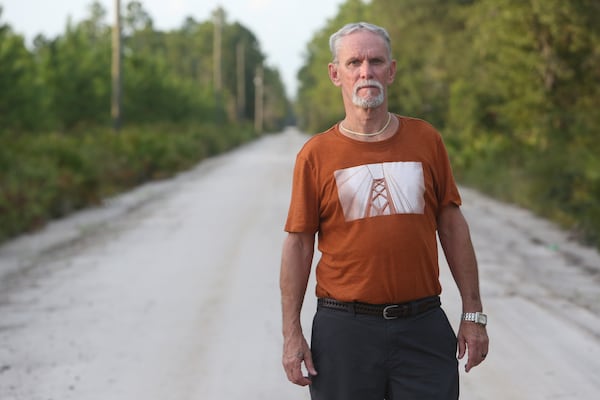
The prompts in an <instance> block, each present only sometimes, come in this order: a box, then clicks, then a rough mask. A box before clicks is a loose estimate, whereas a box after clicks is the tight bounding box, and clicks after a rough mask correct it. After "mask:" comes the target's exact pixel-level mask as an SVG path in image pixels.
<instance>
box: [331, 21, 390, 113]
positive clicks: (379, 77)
mask: <svg viewBox="0 0 600 400" xmlns="http://www.w3.org/2000/svg"><path fill="white" fill-rule="evenodd" d="M395 73H396V62H395V60H389V59H388V52H387V48H386V46H385V42H384V39H383V38H381V37H379V36H378V35H376V34H374V33H371V32H366V31H359V32H354V33H352V34H350V35H348V36H345V37H344V38H342V39H341V41H340V47H339V50H338V62H337V63H334V64H329V76H330V78H331V80H332V82H333V83H334V84H335V85H336V86H340V87H341V89H342V96H343V97H344V102H351V103H352V104H354V105H355V106H357V107H361V108H375V107H378V106H380V105H381V104H383V102H384V100H385V96H386V89H385V88H386V86H387V85H389V84H391V83H392V82H393V81H394V75H395Z"/></svg>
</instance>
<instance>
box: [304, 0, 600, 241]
mask: <svg viewBox="0 0 600 400" xmlns="http://www.w3.org/2000/svg"><path fill="white" fill-rule="evenodd" d="M599 15H600V1H598V0H577V1H562V0H371V1H370V2H364V1H360V0H348V1H346V2H345V3H344V4H343V5H342V6H341V7H340V9H339V12H338V14H337V16H336V17H335V18H333V19H331V20H329V21H328V23H327V24H326V26H325V27H324V28H323V29H322V30H320V31H319V32H317V33H316V34H315V35H314V37H313V39H312V40H311V42H310V43H309V44H308V47H307V54H306V62H305V64H304V66H303V68H302V69H301V70H300V72H299V75H298V76H299V80H300V86H299V92H298V99H297V110H298V121H299V123H300V124H301V126H302V127H303V128H304V129H306V130H308V131H312V132H317V131H321V130H324V129H326V128H327V127H329V126H330V125H332V124H334V123H335V122H336V121H338V120H339V119H340V118H343V108H342V105H341V99H340V95H339V91H338V89H337V88H335V87H333V85H331V83H330V82H329V80H328V78H327V75H326V69H325V66H326V65H327V63H328V62H329V61H330V60H331V55H330V53H329V49H328V44H327V40H328V37H329V35H330V34H331V33H333V32H334V31H335V30H337V29H338V28H339V27H341V26H342V25H343V24H344V23H347V22H352V21H360V20H365V21H370V22H373V23H376V24H378V25H381V26H384V27H386V29H387V30H388V31H389V33H390V36H391V38H392V45H393V54H394V57H395V58H396V60H397V61H398V74H397V76H396V80H395V82H394V84H393V86H391V88H390V108H391V109H392V110H394V111H396V112H398V113H400V114H404V115H409V116H415V117H420V118H423V119H426V120H428V121H430V122H431V123H433V124H434V125H435V126H436V127H437V128H438V129H439V130H440V131H441V132H442V135H443V137H444V140H445V141H446V144H447V146H448V148H449V151H450V152H451V156H452V161H453V166H454V169H455V175H456V176H457V177H458V179H459V181H461V182H462V183H464V184H466V185H470V186H473V187H475V188H478V189H480V190H482V191H484V192H486V193H489V194H492V195H493V196H495V197H497V198H500V199H503V200H506V201H510V202H514V203H517V204H520V205H523V206H526V207H527V208H529V209H532V210H534V211H535V212H537V213H538V214H540V215H543V216H545V217H549V218H551V219H553V220H554V221H557V222H558V223H560V224H561V225H562V226H564V227H567V228H569V229H570V230H571V232H572V233H573V235H574V236H575V237H577V238H578V239H580V240H584V241H586V242H588V243H594V244H595V245H598V246H600V157H598V154H600V135H599V134H598V127H599V126H600V113H599V112H598V109H599V108H600V68H599V67H598V66H599V65H600V24H598V23H597V22H598V21H597V19H598V16H599Z"/></svg>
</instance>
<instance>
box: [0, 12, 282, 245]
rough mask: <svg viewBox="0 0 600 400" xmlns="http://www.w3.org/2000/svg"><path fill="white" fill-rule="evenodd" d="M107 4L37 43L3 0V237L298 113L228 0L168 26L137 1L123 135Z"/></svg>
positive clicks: (128, 23) (127, 57)
mask: <svg viewBox="0 0 600 400" xmlns="http://www.w3.org/2000/svg"><path fill="white" fill-rule="evenodd" d="M106 14H107V13H106V10H105V9H104V8H103V7H102V5H101V4H100V3H99V2H93V3H91V5H90V6H89V15H88V17H87V18H85V19H84V20H83V21H79V22H75V21H72V20H69V21H67V23H66V27H65V31H64V32H63V33H62V34H60V35H58V36H57V37H54V38H48V37H44V36H42V35H38V36H37V37H35V39H34V40H33V43H32V44H31V45H28V44H27V43H25V39H24V37H23V36H22V35H20V34H19V33H17V32H14V31H13V29H12V28H11V27H10V25H8V24H7V23H4V22H3V21H2V13H1V6H0V241H3V240H6V239H8V238H11V237H14V236H15V235H18V234H20V233H22V232H25V231H29V230H32V229H37V228H39V227H41V226H44V224H45V223H46V222H47V221H49V220H51V219H53V218H58V217H61V216H64V215H66V214H68V213H70V212H73V211H74V210H77V209H80V208H83V207H88V206H90V205H95V204H99V203H101V202H102V200H103V199H104V198H106V197H107V196H111V195H114V194H116V193H119V192H121V191H123V190H127V189H129V188H131V187H133V186H135V185H138V184H140V183H143V182H146V181H148V180H152V179H158V178H164V177H168V176H171V175H172V174H174V173H176V172H178V171H181V170H182V169H186V168H189V167H191V166H193V165H194V164H195V163H197V162H199V161H200V160H202V159H203V158H205V157H209V156H212V155H215V154H218V153H220V152H223V151H226V150H228V149H230V148H232V147H233V146H237V145H239V144H241V143H244V142H246V141H248V140H252V139H253V138H256V137H257V136H258V135H260V134H261V133H262V131H263V130H264V131H276V130H278V129H280V128H281V127H282V126H284V125H285V124H286V123H287V122H288V121H289V119H290V117H291V105H290V102H289V100H288V99H287V98H286V94H285V88H284V86H283V83H282V81H281V78H280V76H279V72H278V71H277V70H276V69H273V68H271V67H269V66H268V65H266V64H265V55H264V54H263V52H262V50H261V47H260V43H259V42H258V40H257V38H256V36H255V35H254V34H253V33H252V32H251V31H250V30H249V29H247V28H246V27H244V26H243V25H241V24H240V23H237V22H234V23H230V22H229V21H228V19H227V14H226V12H225V10H224V9H222V8H220V7H219V8H217V9H216V10H215V11H214V13H213V15H212V16H210V17H209V19H208V20H206V21H197V20H196V19H194V18H192V17H188V18H186V19H185V20H184V21H183V23H182V25H181V27H179V28H178V29H174V30H170V31H160V30H157V29H156V28H155V27H154V23H153V20H152V17H151V16H150V14H149V13H148V12H147V11H146V10H145V9H144V7H143V4H142V2H140V1H130V2H129V3H127V4H126V5H125V6H124V7H123V10H122V20H121V26H122V28H123V31H122V43H123V57H122V59H123V65H122V71H123V82H124V83H123V92H122V93H123V97H122V105H123V118H122V129H121V130H120V131H119V133H118V134H116V133H114V132H113V130H112V124H111V89H112V88H111V31H112V26H111V22H109V21H107V19H108V18H107V15H106ZM217 37H218V40H216V38H217ZM255 78H258V80H255ZM256 109H260V123H255V122H256V121H255V119H256V118H255V115H257V113H256V112H255V110H256Z"/></svg>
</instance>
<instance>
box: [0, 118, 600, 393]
mask: <svg viewBox="0 0 600 400" xmlns="http://www.w3.org/2000/svg"><path fill="white" fill-rule="evenodd" d="M305 140H306V137H305V136H302V135H300V134H299V133H298V132H297V131H295V130H293V129H289V130H287V131H286V132H285V133H283V134H281V135H273V136H267V137H264V138H262V139H260V140H258V141H256V142H253V143H251V144H250V145H247V146H244V147H243V148H241V149H238V150H236V151H234V152H231V153H228V154H226V155H224V156H221V157H217V158H214V159H211V160H208V161H206V162H203V163H202V164H200V165H199V166H198V167H197V168H195V169H194V170H192V171H189V172H186V173H184V174H181V175H180V176H178V177H177V178H175V179H172V180H169V181H166V182H160V183H154V184H150V185H146V186H144V187H141V188H139V189H136V190H135V191H132V192H130V193H127V194H125V195H123V196H119V197H118V198H115V199H112V200H111V201H109V202H107V204H106V205H105V206H103V207H101V208H98V209H95V210H88V211H85V212H82V213H79V214H77V215H74V216H72V217H69V218H66V219H64V220H61V221H57V222H56V223H53V224H51V225H50V226H49V227H48V228H47V229H45V230H44V231H43V232H40V233H37V234H34V235H30V236H26V237H22V238H19V239H18V240H15V241H12V242H10V243H7V244H5V245H4V246H2V247H0V399H2V400H51V399H52V400H69V399H76V400H96V399H98V400H121V399H122V400H125V399H127V400H139V399H144V400H171V399H172V400H188V399H190V400H192V399H194V400H196V399H203V400H205V399H240V400H241V399H243V400H258V399H261V400H262V399H289V400H301V399H308V398H309V396H308V392H307V390H306V389H305V388H300V387H297V386H294V385H292V384H290V383H288V382H287V380H286V378H285V375H284V373H283V371H282V368H281V366H280V352H281V335H280V312H279V289H278V272H279V271H278V270H279V259H280V248H281V243H282V240H283V237H284V234H283V231H282V225H283V222H284V219H285V214H286V211H287V204H288V200H289V189H290V179H291V178H290V177H291V171H292V167H293V162H294V156H295V153H296V151H297V150H298V149H299V148H300V146H301V145H302V143H303V142H304V141H305ZM462 193H463V197H464V203H465V205H464V207H463V210H464V213H465V215H466V216H467V219H468V221H469V223H470V226H471V231H472V236H473V240H474V243H475V247H476V250H477V253H478V258H479V263H480V273H481V286H482V293H483V300H484V307H485V311H486V312H487V313H488V314H489V319H490V322H489V329H488V332H489V335H490V339H491V345H490V354H489V357H488V359H487V361H486V363H485V364H484V365H482V366H480V367H478V368H476V369H474V370H473V371H472V372H470V373H469V374H464V373H463V374H462V377H461V379H462V381H461V385H462V396H461V398H462V399H467V400H474V399H492V400H494V399H503V400H504V399H527V400H530V399H540V400H541V399H544V400H545V399H592V398H597V396H598V394H599V393H600V374H599V373H598V371H600V317H599V315H600V256H599V255H598V253H597V252H595V251H592V250H590V249H586V248H583V247H580V246H578V245H576V244H574V243H572V242H570V241H569V240H568V238H567V236H566V235H565V234H564V233H562V232H560V231H559V230H557V229H556V228H554V227H553V226H552V225H551V224H549V223H547V222H545V221H543V220H540V219H537V218H535V217H533V216H532V215H531V214H529V213H528V212H526V211H523V210H520V209H518V208H514V207H511V206H507V205H503V204H501V203H498V202H495V201H493V200H490V199H488V198H485V197H483V196H481V195H479V194H477V193H476V192H473V191H470V190H467V189H463V191H462ZM441 279H442V283H443V285H444V293H443V296H442V301H443V303H444V308H445V310H446V311H447V313H448V315H449V316H450V319H451V320H452V321H453V323H457V322H458V316H459V314H460V304H459V302H458V295H457V292H456V289H455V288H454V285H453V282H452V280H451V278H450V277H449V273H448V271H447V266H446V265H445V264H444V263H443V262H442V277H441ZM313 292H314V282H311V286H310V288H309V293H308V296H307V300H306V306H305V313H304V314H303V321H304V328H305V331H307V333H308V331H309V327H310V319H311V317H312V313H313V311H314V307H315V299H314V295H313ZM462 365H464V363H461V370H462Z"/></svg>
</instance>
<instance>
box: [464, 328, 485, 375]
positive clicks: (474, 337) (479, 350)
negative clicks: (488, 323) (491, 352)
mask: <svg viewBox="0 0 600 400" xmlns="http://www.w3.org/2000/svg"><path fill="white" fill-rule="evenodd" d="M488 345H489V339H488V335H487V331H486V329H485V326H483V325H481V324H477V323H475V322H470V321H461V323H460V327H459V329H458V359H459V360H461V359H462V358H463V357H464V356H465V353H466V352H467V351H468V353H469V356H468V358H467V365H465V371H466V372H469V371H470V370H471V368H473V367H476V366H478V365H479V364H481V363H482V362H483V360H485V358H486V357H487V353H488Z"/></svg>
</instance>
